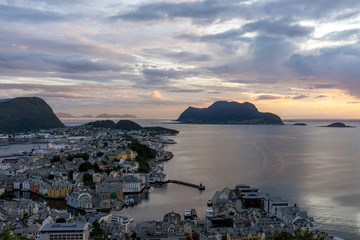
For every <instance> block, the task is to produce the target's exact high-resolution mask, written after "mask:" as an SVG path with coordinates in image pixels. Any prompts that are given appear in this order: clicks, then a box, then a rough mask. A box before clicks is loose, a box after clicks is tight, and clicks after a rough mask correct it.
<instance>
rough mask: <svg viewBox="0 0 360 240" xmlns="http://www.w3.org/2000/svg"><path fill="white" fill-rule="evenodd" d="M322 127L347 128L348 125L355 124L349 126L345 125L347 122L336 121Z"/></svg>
mask: <svg viewBox="0 0 360 240" xmlns="http://www.w3.org/2000/svg"><path fill="white" fill-rule="evenodd" d="M322 127H335V128H347V127H354V126H347V125H345V123H342V122H335V123H331V124H329V125H327V126H322Z"/></svg>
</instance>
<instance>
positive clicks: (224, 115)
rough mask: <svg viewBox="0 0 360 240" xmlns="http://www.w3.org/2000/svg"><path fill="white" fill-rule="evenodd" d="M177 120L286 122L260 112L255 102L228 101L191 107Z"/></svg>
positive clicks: (226, 122)
mask: <svg viewBox="0 0 360 240" xmlns="http://www.w3.org/2000/svg"><path fill="white" fill-rule="evenodd" d="M176 121H177V122H180V123H195V124H253V125H257V124H263V125H283V124H284V123H283V121H282V120H281V118H280V117H279V116H277V115H275V114H273V113H262V112H259V111H258V109H257V108H256V107H255V105H254V104H251V103H249V102H244V103H238V102H227V101H218V102H215V103H213V104H212V105H211V106H209V107H208V108H194V107H189V108H187V109H186V110H185V111H184V112H183V113H182V114H181V115H180V116H179V118H178V119H177V120H176Z"/></svg>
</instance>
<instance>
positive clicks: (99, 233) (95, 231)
mask: <svg viewBox="0 0 360 240" xmlns="http://www.w3.org/2000/svg"><path fill="white" fill-rule="evenodd" d="M93 227H94V228H93V230H91V232H90V236H95V237H106V234H105V231H104V229H102V228H101V227H100V223H99V222H98V221H97V220H95V222H93Z"/></svg>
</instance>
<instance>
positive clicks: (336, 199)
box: [119, 120, 360, 239]
mask: <svg viewBox="0 0 360 240" xmlns="http://www.w3.org/2000/svg"><path fill="white" fill-rule="evenodd" d="M135 121H136V122H138V123H139V124H141V125H143V126H153V125H159V124H160V123H163V122H165V121H160V120H135ZM305 123H307V124H308V126H293V125H290V124H292V123H289V125H285V126H263V125H193V124H163V125H162V126H164V127H169V128H174V129H177V130H179V131H180V133H179V134H178V135H177V136H174V137H173V139H174V140H175V141H176V142H177V144H174V145H169V146H168V150H169V151H172V152H173V153H174V154H175V156H174V158H173V159H171V160H170V161H168V162H166V163H164V167H165V171H166V173H167V175H168V178H170V179H177V180H184V181H189V182H193V183H197V184H199V183H202V184H204V185H205V186H206V190H205V191H199V190H197V189H194V188H189V187H186V186H179V185H176V184H167V186H164V187H162V188H153V189H151V190H150V191H151V192H150V194H149V195H148V198H147V199H143V200H142V201H141V202H140V203H139V204H138V205H136V206H135V207H133V208H127V209H123V210H122V211H120V212H119V214H121V215H126V216H129V217H132V218H134V219H136V220H137V221H139V220H149V219H161V218H162V216H163V215H164V214H166V213H167V212H170V211H172V210H174V211H175V212H178V213H180V214H182V213H183V211H184V209H186V208H196V209H197V212H198V215H199V216H200V217H204V216H205V209H206V202H207V200H208V199H209V198H211V197H212V196H213V195H214V193H215V192H216V191H219V190H222V189H223V188H224V187H227V186H228V187H232V188H233V187H235V185H236V184H248V185H251V186H256V187H259V188H260V190H261V191H262V192H267V193H269V194H270V195H271V196H274V197H282V198H283V199H286V200H288V201H289V202H290V203H291V204H294V203H296V204H297V205H298V206H300V207H301V209H302V210H306V211H308V214H309V215H310V216H312V217H314V219H315V222H316V225H317V227H318V228H319V229H322V230H325V231H327V232H329V233H331V234H335V235H337V236H339V237H342V238H345V239H360V230H359V229H360V183H359V180H360V159H359V157H360V148H359V147H360V122H359V121H353V122H346V124H347V125H352V126H357V127H356V128H323V127H319V126H324V125H328V124H330V123H331V122H328V121H306V122H305Z"/></svg>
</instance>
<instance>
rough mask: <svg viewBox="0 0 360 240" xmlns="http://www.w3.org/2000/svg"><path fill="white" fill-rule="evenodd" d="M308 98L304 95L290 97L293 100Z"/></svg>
mask: <svg viewBox="0 0 360 240" xmlns="http://www.w3.org/2000/svg"><path fill="white" fill-rule="evenodd" d="M308 97H309V96H306V95H298V96H295V97H292V99H293V100H299V99H304V98H308Z"/></svg>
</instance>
